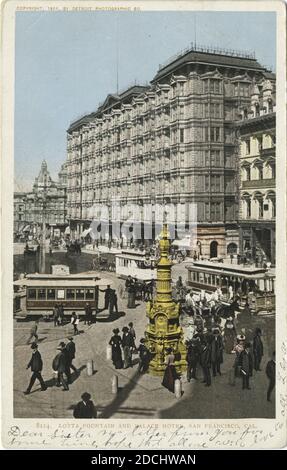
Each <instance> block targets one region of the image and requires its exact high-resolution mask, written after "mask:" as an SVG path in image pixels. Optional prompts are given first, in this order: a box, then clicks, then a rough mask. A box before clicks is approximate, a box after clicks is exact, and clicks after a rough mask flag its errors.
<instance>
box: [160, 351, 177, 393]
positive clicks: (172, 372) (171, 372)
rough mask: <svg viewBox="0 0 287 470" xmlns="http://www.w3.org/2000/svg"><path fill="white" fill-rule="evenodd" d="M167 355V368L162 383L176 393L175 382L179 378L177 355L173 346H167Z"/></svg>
mask: <svg viewBox="0 0 287 470" xmlns="http://www.w3.org/2000/svg"><path fill="white" fill-rule="evenodd" d="M166 352H167V356H166V358H165V364H166V369H165V371H164V376H163V380H162V383H161V384H162V385H163V386H164V387H165V388H167V389H168V390H169V391H170V392H172V393H174V383H175V381H176V379H178V375H177V372H176V368H175V364H174V362H175V355H174V353H173V350H172V348H167V350H166Z"/></svg>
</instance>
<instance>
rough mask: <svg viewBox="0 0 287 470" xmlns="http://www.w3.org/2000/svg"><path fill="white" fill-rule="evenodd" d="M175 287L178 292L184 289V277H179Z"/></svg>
mask: <svg viewBox="0 0 287 470" xmlns="http://www.w3.org/2000/svg"><path fill="white" fill-rule="evenodd" d="M175 287H176V289H177V290H178V291H179V290H181V289H182V288H183V282H182V277H181V276H179V277H178V280H177V281H176V284H175Z"/></svg>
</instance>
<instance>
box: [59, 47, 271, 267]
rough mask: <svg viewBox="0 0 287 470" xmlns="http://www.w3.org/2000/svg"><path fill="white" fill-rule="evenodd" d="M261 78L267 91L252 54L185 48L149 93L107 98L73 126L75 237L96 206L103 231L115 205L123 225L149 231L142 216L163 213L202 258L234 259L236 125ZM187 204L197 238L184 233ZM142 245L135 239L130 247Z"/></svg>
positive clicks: (71, 217)
mask: <svg viewBox="0 0 287 470" xmlns="http://www.w3.org/2000/svg"><path fill="white" fill-rule="evenodd" d="M266 80H268V81H269V83H271V84H272V83H274V81H275V76H274V74H271V73H270V72H269V71H268V70H267V69H266V68H265V67H263V66H262V65H260V64H259V63H258V61H257V60H256V59H255V56H254V55H253V54H247V53H240V52H236V51H227V50H219V49H208V48H204V47H198V46H197V47H195V46H191V47H190V48H189V49H188V50H185V51H183V52H182V53H180V54H178V55H177V56H175V57H173V58H172V59H170V60H169V61H168V62H167V63H166V64H164V65H161V66H160V68H159V70H158V72H157V73H156V75H155V77H154V78H153V79H152V80H151V81H150V84H149V85H148V86H138V85H135V86H132V87H130V88H128V89H126V90H125V91H124V92H122V93H117V94H110V95H108V96H107V97H106V99H105V101H104V102H103V104H102V105H100V106H99V107H98V109H97V110H96V111H94V112H92V113H90V114H87V115H85V116H83V117H82V118H80V119H78V120H76V121H74V122H72V123H71V125H70V127H69V129H68V130H67V159H66V171H67V215H68V221H69V224H70V228H71V233H72V235H74V236H76V237H80V236H81V234H83V233H87V231H88V230H89V227H90V226H91V222H92V220H93V219H94V218H95V217H96V218H97V217H98V216H97V215H95V213H94V212H95V207H99V206H104V207H105V208H107V209H106V215H105V216H104V217H103V219H105V220H103V224H104V223H105V224H106V226H107V227H109V226H110V224H111V222H112V219H113V217H114V215H113V212H112V205H113V201H115V200H116V201H118V202H119V203H120V205H121V207H122V212H121V214H122V215H121V220H120V223H121V224H123V223H124V222H125V220H126V219H128V218H129V220H131V219H132V218H133V217H134V220H136V221H139V223H140V224H151V225H152V226H153V224H155V223H156V220H155V214H154V211H153V210H152V211H150V210H147V208H150V207H152V208H153V207H155V206H156V205H159V206H168V207H169V210H170V208H172V209H173V210H170V213H171V214H173V216H172V217H173V218H174V220H175V224H176V223H179V222H180V225H181V227H183V228H184V229H185V230H186V231H192V232H193V233H192V235H193V237H192V242H191V243H192V246H191V247H190V248H191V250H195V251H197V252H198V254H199V255H201V256H203V257H205V258H214V257H221V256H227V255H228V254H230V253H236V252H238V250H239V243H240V240H239V226H238V222H239V215H240V213H239V208H240V203H239V202H240V201H239V199H240V187H239V185H240V177H239V174H240V171H239V170H240V155H239V152H240V134H239V129H240V130H242V131H243V130H244V129H245V128H244V127H241V128H240V127H239V126H238V125H237V123H238V121H240V120H242V119H243V117H244V116H245V114H244V112H245V111H244V110H246V109H249V108H250V106H251V98H252V97H253V98H254V96H255V94H256V93H255V91H256V90H257V89H258V87H259V88H262V84H263V83H264V81H266ZM272 86H273V85H272ZM254 90H255V91H254ZM260 155H262V152H261V154H260ZM252 165H253V163H252ZM245 186H246V183H245ZM245 189H247V188H245ZM248 190H249V188H248ZM244 197H245V193H244ZM131 205H133V207H137V209H136V211H135V210H133V213H132V214H130V213H129V206H131ZM191 206H192V207H196V222H197V229H196V232H194V227H191V228H190V227H189V221H190V213H189V211H190V207H191ZM270 210H271V209H270ZM135 212H136V213H135ZM131 230H132V229H131ZM151 233H152V236H151V239H153V238H154V237H155V232H154V231H152V232H151ZM109 236H111V232H110V230H109V229H108V233H107V237H106V238H108V237H109ZM120 237H121V234H120ZM141 239H142V240H141ZM143 239H144V233H143V231H142V230H140V231H137V235H135V236H134V242H135V243H136V242H142V241H145V242H147V240H143ZM149 242H152V240H149Z"/></svg>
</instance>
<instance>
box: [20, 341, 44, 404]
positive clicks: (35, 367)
mask: <svg viewBox="0 0 287 470" xmlns="http://www.w3.org/2000/svg"><path fill="white" fill-rule="evenodd" d="M31 349H32V351H33V352H32V357H31V359H30V361H29V363H28V365H27V367H26V369H30V368H31V372H32V376H31V379H30V383H29V385H28V388H27V390H26V391H25V392H24V394H25V395H29V393H30V392H31V389H32V387H33V385H34V383H35V380H36V379H38V380H39V382H40V385H41V390H42V391H45V390H47V387H46V385H45V382H44V380H43V377H42V374H41V372H42V369H43V361H42V357H41V354H40V352H39V351H38V345H37V343H32V345H31Z"/></svg>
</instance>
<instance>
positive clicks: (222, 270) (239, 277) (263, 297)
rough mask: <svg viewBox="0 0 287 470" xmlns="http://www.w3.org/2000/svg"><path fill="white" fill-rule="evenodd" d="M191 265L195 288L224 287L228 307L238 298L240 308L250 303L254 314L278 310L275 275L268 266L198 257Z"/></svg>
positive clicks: (190, 280)
mask: <svg viewBox="0 0 287 470" xmlns="http://www.w3.org/2000/svg"><path fill="white" fill-rule="evenodd" d="M187 269H188V281H187V284H188V285H189V286H190V287H191V288H192V289H193V291H194V292H200V291H202V290H204V291H205V292H207V293H208V294H213V293H214V292H216V291H217V290H218V289H220V291H221V292H222V298H221V304H222V305H225V306H226V307H225V309H226V310H228V309H229V310H230V307H231V305H234V307H235V306H236V304H235V303H234V302H237V303H238V306H239V307H238V308H240V307H241V308H244V306H245V305H246V304H247V305H248V306H249V308H250V311H251V312H252V313H253V314H258V313H260V312H263V311H264V312H267V313H274V312H275V275H274V274H272V273H271V272H269V271H268V270H267V269H265V268H256V267H251V266H248V267H247V266H238V265H228V264H224V263H214V262H210V261H197V262H194V263H192V264H190V265H188V266H187ZM232 308H233V307H232Z"/></svg>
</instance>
